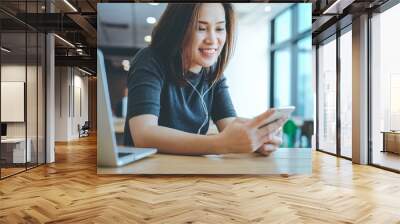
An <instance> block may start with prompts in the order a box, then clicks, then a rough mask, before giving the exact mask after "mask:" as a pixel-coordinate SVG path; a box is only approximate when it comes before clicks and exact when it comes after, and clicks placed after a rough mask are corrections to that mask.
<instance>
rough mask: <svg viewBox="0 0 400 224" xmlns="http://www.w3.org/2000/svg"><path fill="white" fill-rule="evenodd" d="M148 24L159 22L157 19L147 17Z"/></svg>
mask: <svg viewBox="0 0 400 224" xmlns="http://www.w3.org/2000/svg"><path fill="white" fill-rule="evenodd" d="M146 22H147V23H149V24H154V23H156V22H157V20H156V18H154V17H151V16H150V17H147V19H146Z"/></svg>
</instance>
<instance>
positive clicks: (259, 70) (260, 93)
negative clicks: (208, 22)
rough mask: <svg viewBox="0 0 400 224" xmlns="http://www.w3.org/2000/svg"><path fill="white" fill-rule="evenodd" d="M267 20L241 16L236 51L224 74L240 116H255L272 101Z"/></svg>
mask: <svg viewBox="0 0 400 224" xmlns="http://www.w3.org/2000/svg"><path fill="white" fill-rule="evenodd" d="M268 24H269V22H268V20H267V19H266V18H265V19H260V16H256V17H254V16H253V17H251V14H249V16H247V17H244V18H240V19H239V20H238V27H237V42H236V48H235V53H234V56H233V57H232V59H231V61H230V63H229V65H228V67H227V69H226V70H225V73H224V74H225V76H226V78H227V83H228V85H229V91H230V94H231V98H232V101H233V104H234V106H235V109H236V112H237V114H238V116H240V117H254V116H256V115H258V114H260V113H262V112H263V111H265V110H266V109H267V108H268V107H269V105H270V103H269V95H270V94H269V92H270V84H269V82H270V69H269V60H270V59H269V49H268V46H269V44H268V43H269V35H268V33H269V29H268V28H269V26H268Z"/></svg>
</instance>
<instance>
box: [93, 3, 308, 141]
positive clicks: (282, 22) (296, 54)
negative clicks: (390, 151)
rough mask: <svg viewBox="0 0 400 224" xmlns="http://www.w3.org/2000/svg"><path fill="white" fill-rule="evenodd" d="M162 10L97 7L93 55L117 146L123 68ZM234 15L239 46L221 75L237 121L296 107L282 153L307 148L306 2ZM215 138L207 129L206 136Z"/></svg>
mask: <svg viewBox="0 0 400 224" xmlns="http://www.w3.org/2000/svg"><path fill="white" fill-rule="evenodd" d="M165 7H166V4H163V3H135V4H132V3H102V4H98V17H97V23H98V24H97V38H98V48H100V49H101V50H102V51H103V53H104V55H105V60H106V70H107V75H108V84H109V90H110V98H111V104H112V111H113V113H114V117H115V119H114V121H115V127H116V132H117V133H116V135H117V139H119V140H118V141H119V143H121V139H122V138H121V137H122V134H123V126H124V122H125V115H126V107H127V98H126V96H127V90H126V82H127V76H128V71H129V68H130V63H129V61H130V60H131V59H132V58H133V57H134V55H135V54H136V53H137V52H138V51H139V50H140V49H141V48H144V47H146V46H148V44H149V43H150V42H151V32H152V29H153V27H154V26H155V25H156V23H157V21H158V19H159V18H160V16H161V14H162V13H163V11H164V10H165ZM234 8H235V12H236V14H237V19H238V20H237V21H238V23H237V42H236V47H235V53H234V55H233V58H232V59H231V61H230V63H229V66H228V67H227V69H226V70H225V76H226V77H227V83H228V85H229V91H230V94H231V97H232V101H233V104H234V106H235V109H236V111H237V114H238V116H240V117H249V118H250V117H254V116H256V115H258V114H260V113H262V112H263V111H265V110H266V109H267V108H270V107H283V106H288V105H294V106H296V110H295V112H294V113H293V116H292V117H291V118H290V120H289V121H288V122H287V123H286V124H285V126H284V127H283V133H284V142H283V145H282V147H311V141H312V140H311V136H312V133H313V120H314V110H315V104H314V100H313V99H314V98H315V96H314V93H315V87H314V84H313V83H315V79H314V78H313V71H312V53H311V51H312V47H311V44H312V41H311V16H312V14H311V8H312V6H311V3H297V4H289V3H273V4H272V3H270V4H269V3H235V4H234ZM116 15H118V16H116ZM215 132H216V129H215V127H213V126H210V130H209V133H215Z"/></svg>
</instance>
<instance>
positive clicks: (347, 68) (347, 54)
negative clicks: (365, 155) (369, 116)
mask: <svg viewBox="0 0 400 224" xmlns="http://www.w3.org/2000/svg"><path fill="white" fill-rule="evenodd" d="M349 28H350V29H349V30H348V31H347V32H345V33H343V34H342V35H341V36H340V155H341V156H344V157H348V158H351V157H352V148H351V145H352V97H353V94H352V74H353V72H352V49H351V48H352V32H351V26H350V27H349Z"/></svg>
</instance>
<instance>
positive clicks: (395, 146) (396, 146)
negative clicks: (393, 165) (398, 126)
mask: <svg viewBox="0 0 400 224" xmlns="http://www.w3.org/2000/svg"><path fill="white" fill-rule="evenodd" d="M381 133H382V134H383V150H382V152H393V153H397V154H400V132H399V131H382V132H381Z"/></svg>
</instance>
